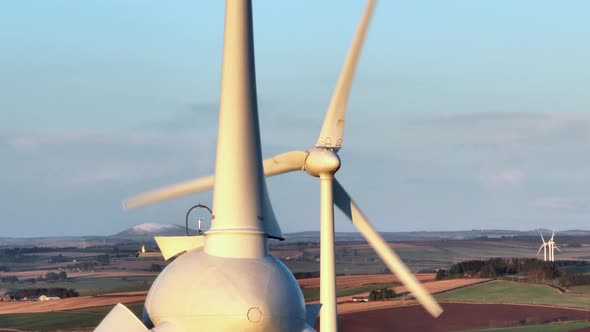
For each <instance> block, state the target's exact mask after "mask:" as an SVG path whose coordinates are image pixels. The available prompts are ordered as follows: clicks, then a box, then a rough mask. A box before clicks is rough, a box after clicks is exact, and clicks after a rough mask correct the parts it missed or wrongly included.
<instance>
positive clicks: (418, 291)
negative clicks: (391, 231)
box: [333, 179, 442, 317]
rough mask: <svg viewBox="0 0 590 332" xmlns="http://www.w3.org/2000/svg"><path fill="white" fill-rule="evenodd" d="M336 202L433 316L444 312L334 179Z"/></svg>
mask: <svg viewBox="0 0 590 332" xmlns="http://www.w3.org/2000/svg"><path fill="white" fill-rule="evenodd" d="M333 190H334V203H335V204H336V206H338V208H340V210H342V212H344V214H346V215H347V216H348V217H349V218H350V219H351V220H352V223H353V224H354V225H355V226H356V227H357V228H358V230H359V231H360V232H361V234H362V235H363V236H364V237H365V239H366V240H367V242H369V244H370V245H371V247H373V249H374V250H375V251H376V252H377V254H378V255H379V257H381V259H382V260H383V262H384V263H385V265H387V267H388V268H389V269H390V270H391V271H392V272H393V273H395V274H396V275H397V277H398V278H399V279H400V280H401V282H402V283H403V284H404V285H405V286H406V287H407V288H408V289H409V290H410V291H411V292H412V294H413V295H414V297H416V300H418V302H420V304H421V305H422V306H423V307H424V308H425V309H426V311H428V312H429V313H430V314H431V315H432V316H433V317H438V316H439V315H440V314H441V313H442V308H441V307H440V306H439V305H438V303H437V302H436V300H435V299H434V298H433V297H432V295H430V293H429V292H428V291H427V290H426V289H425V288H424V287H423V286H422V285H421V284H420V282H419V281H418V280H417V279H416V277H415V276H414V275H413V274H412V272H411V271H410V269H408V267H407V266H406V265H405V264H404V262H403V261H402V260H401V259H400V258H399V256H398V255H397V254H396V253H395V252H394V251H393V250H392V249H391V248H390V247H389V246H388V245H387V243H386V242H385V240H383V238H382V237H381V235H379V233H378V232H377V231H376V230H375V229H374V228H373V226H371V224H370V223H369V221H368V220H367V217H366V216H365V215H364V214H363V213H362V211H361V210H360V209H359V207H358V206H357V205H356V203H355V202H354V201H353V200H352V199H351V198H350V196H349V195H348V193H347V192H346V190H344V188H343V187H342V185H341V184H340V183H339V182H338V181H336V179H334V184H333Z"/></svg>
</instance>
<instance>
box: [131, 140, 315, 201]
mask: <svg viewBox="0 0 590 332" xmlns="http://www.w3.org/2000/svg"><path fill="white" fill-rule="evenodd" d="M308 154H309V153H308V152H306V151H289V152H285V153H282V154H279V155H276V156H274V157H271V158H268V159H266V160H264V161H263V163H262V166H263V168H264V175H266V176H273V175H278V174H282V173H287V172H291V171H297V170H302V169H303V167H304V165H305V159H306V158H307V155H308ZM214 183H215V177H214V176H213V175H209V176H206V177H202V178H198V179H194V180H189V181H184V182H180V183H177V184H173V185H171V186H168V187H164V188H160V189H156V190H154V191H150V192H147V193H144V194H139V195H137V196H134V197H131V198H129V199H127V200H125V201H123V208H124V209H133V208H136V207H140V206H143V205H148V204H153V203H157V202H160V201H165V200H169V199H172V198H176V197H180V196H186V195H190V194H195V193H199V192H203V191H207V190H211V189H213V184H214Z"/></svg>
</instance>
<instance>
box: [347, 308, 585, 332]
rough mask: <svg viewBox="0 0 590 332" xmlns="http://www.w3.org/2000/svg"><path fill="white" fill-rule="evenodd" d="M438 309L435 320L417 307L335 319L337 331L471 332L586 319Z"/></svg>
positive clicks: (556, 312) (573, 313)
mask: <svg viewBox="0 0 590 332" xmlns="http://www.w3.org/2000/svg"><path fill="white" fill-rule="evenodd" d="M442 307H443V309H444V312H443V314H442V315H441V316H440V317H438V318H437V319H434V318H432V317H431V316H430V315H429V314H428V313H427V312H426V311H425V310H424V309H423V308H422V307H420V306H418V305H412V306H405V307H395V308H386V309H379V310H371V311H363V312H353V313H348V314H343V315H340V316H339V331H341V332H370V331H421V332H443V331H445V332H446V331H474V330H482V329H487V328H497V327H504V326H518V325H525V324H527V325H529V324H547V323H552V322H558V321H583V320H587V319H590V312H589V311H582V310H573V309H563V308H548V307H540V306H522V305H504V304H465V303H442ZM515 331H518V330H515ZM535 331H544V330H535ZM549 331H552V330H549ZM558 331H559V330H558Z"/></svg>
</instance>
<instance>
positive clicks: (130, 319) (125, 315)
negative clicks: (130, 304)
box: [94, 303, 148, 332]
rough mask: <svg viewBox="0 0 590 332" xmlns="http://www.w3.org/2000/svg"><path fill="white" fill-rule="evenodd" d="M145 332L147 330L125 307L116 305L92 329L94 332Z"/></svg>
mask: <svg viewBox="0 0 590 332" xmlns="http://www.w3.org/2000/svg"><path fill="white" fill-rule="evenodd" d="M113 331H125V332H146V331H148V329H147V328H146V327H145V325H143V323H142V322H141V321H140V320H139V318H137V317H136V316H135V315H134V314H133V313H132V312H131V311H130V310H129V309H127V307H125V306H124V305H122V304H121V303H119V304H117V305H116V306H115V307H114V308H113V310H111V312H109V314H108V315H107V316H106V317H105V318H104V319H103V320H102V322H100V324H99V325H98V326H97V327H96V329H94V332H113Z"/></svg>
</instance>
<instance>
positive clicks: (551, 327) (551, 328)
mask: <svg viewBox="0 0 590 332" xmlns="http://www.w3.org/2000/svg"><path fill="white" fill-rule="evenodd" d="M588 326H590V322H587V321H586V322H571V323H554V324H543V325H530V326H519V327H505V328H499V329H486V330H477V332H484V331H485V332H562V331H574V330H577V329H581V328H584V327H588ZM472 332H476V331H472Z"/></svg>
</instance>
